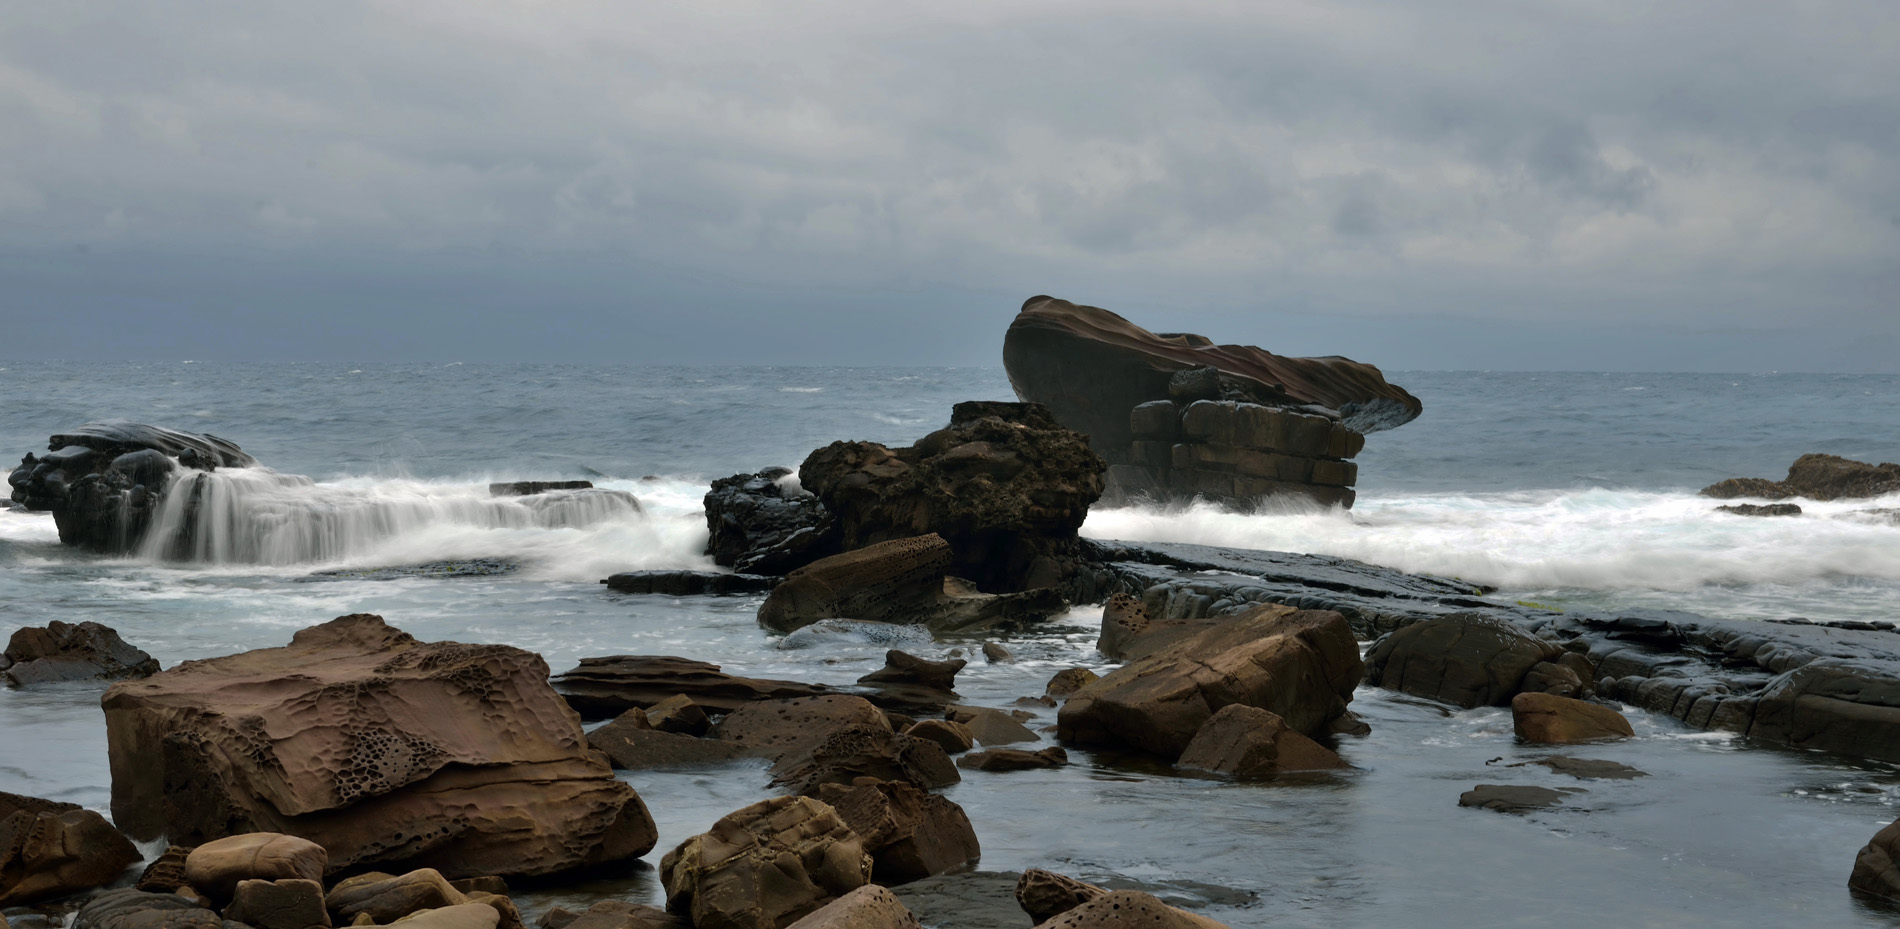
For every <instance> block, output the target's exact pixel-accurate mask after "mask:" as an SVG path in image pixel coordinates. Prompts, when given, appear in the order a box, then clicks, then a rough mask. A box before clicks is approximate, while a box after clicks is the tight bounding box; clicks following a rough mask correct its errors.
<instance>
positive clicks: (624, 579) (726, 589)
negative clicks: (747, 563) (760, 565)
mask: <svg viewBox="0 0 1900 929" xmlns="http://www.w3.org/2000/svg"><path fill="white" fill-rule="evenodd" d="M601 583H602V584H606V585H607V589H609V590H614V591H618V592H620V593H623V594H665V595H667V596H672V597H697V596H706V595H709V594H710V595H713V596H718V595H722V594H750V593H760V592H763V591H767V590H771V589H772V585H774V584H776V583H778V578H775V577H765V576H763V575H758V574H720V573H719V572H717V571H623V572H621V573H619V574H614V575H609V576H608V577H607V578H605V579H603V580H602V581H601Z"/></svg>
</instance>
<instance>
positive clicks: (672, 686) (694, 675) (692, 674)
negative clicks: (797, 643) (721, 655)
mask: <svg viewBox="0 0 1900 929" xmlns="http://www.w3.org/2000/svg"><path fill="white" fill-rule="evenodd" d="M554 689H555V690H556V691H558V692H559V693H560V695H561V696H562V697H563V698H565V699H566V700H567V702H568V705H569V706H572V707H573V708H574V709H575V710H577V711H579V712H580V714H581V715H582V716H584V717H586V718H588V719H610V718H613V717H616V716H619V715H620V714H622V713H625V712H626V711H628V710H630V709H642V710H644V709H646V708H647V707H650V706H652V705H654V704H656V703H659V702H660V701H662V700H665V699H667V698H669V697H672V696H675V695H677V694H685V695H686V696H688V697H690V698H692V701H693V703H694V704H695V705H697V706H700V707H703V708H704V709H705V710H706V711H707V712H709V713H730V712H732V711H734V710H736V709H738V708H740V707H742V706H745V705H746V704H748V703H751V702H753V701H755V700H783V699H787V698H791V697H809V696H815V695H818V694H823V693H829V692H830V690H831V688H829V687H826V686H824V685H823V684H803V683H799V682H798V681H779V680H771V679H766V678H752V677H740V676H737V675H732V674H727V673H725V672H724V671H721V670H720V669H719V666H718V665H716V664H711V663H709V662H704V661H694V660H692V659H690V658H675V657H672V656H670V655H608V656H604V657H599V658H582V659H581V663H580V664H579V665H578V666H576V667H575V668H574V669H573V670H571V671H568V672H566V673H564V674H562V675H560V676H559V677H556V678H555V679H554Z"/></svg>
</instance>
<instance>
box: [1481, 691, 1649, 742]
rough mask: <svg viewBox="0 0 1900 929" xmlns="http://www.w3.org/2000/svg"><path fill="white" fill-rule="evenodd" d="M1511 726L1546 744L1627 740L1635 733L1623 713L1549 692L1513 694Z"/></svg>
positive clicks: (1523, 736) (1525, 737) (1526, 737)
mask: <svg viewBox="0 0 1900 929" xmlns="http://www.w3.org/2000/svg"><path fill="white" fill-rule="evenodd" d="M1511 726H1512V728H1513V729H1515V730H1516V731H1517V737H1518V738H1520V739H1523V740H1524V741H1526V742H1538V743H1542V744H1547V745H1567V744H1570V743H1572V742H1595V741H1599V740H1602V739H1627V738H1629V737H1631V736H1633V735H1635V734H1636V731H1635V730H1634V729H1631V728H1630V721H1629V720H1627V719H1624V718H1623V714H1621V713H1618V712H1617V711H1615V710H1612V709H1610V708H1609V707H1607V706H1601V705H1598V704H1595V703H1587V702H1585V701H1582V700H1575V699H1572V698H1570V697H1559V696H1557V695H1555V694H1547V693H1521V694H1518V695H1517V696H1515V697H1512V698H1511Z"/></svg>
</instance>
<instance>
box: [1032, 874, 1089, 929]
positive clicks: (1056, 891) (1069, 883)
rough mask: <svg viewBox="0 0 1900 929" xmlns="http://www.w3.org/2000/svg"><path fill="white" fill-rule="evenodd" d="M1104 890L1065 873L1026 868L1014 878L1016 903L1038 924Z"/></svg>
mask: <svg viewBox="0 0 1900 929" xmlns="http://www.w3.org/2000/svg"><path fill="white" fill-rule="evenodd" d="M1106 893H1108V891H1107V890H1105V889H1103V888H1101V887H1097V886H1095V885H1094V884H1089V883H1085V882H1083V881H1078V880H1076V879H1075V878H1072V877H1069V876H1068V875H1065V874H1057V873H1055V872H1054V871H1044V870H1043V869H1041V868H1029V869H1027V870H1025V871H1023V876H1022V877H1021V878H1020V879H1018V880H1017V881H1016V902H1017V904H1019V905H1020V906H1021V907H1022V908H1023V912H1025V913H1028V914H1029V918H1030V919H1032V920H1034V921H1035V922H1036V923H1037V924H1038V925H1040V924H1042V923H1046V922H1048V921H1049V920H1051V919H1054V918H1056V917H1057V916H1061V915H1062V914H1064V913H1067V912H1068V911H1070V910H1073V909H1075V908H1076V907H1078V906H1081V905H1082V904H1084V903H1087V902H1089V901H1090V900H1093V899H1095V898H1097V897H1100V896H1102V895H1104V894H1106Z"/></svg>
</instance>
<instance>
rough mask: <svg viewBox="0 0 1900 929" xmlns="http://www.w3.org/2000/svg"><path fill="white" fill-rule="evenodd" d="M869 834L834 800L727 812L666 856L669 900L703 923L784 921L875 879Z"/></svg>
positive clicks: (790, 800)
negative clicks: (866, 841)
mask: <svg viewBox="0 0 1900 929" xmlns="http://www.w3.org/2000/svg"><path fill="white" fill-rule="evenodd" d="M871 867H872V864H871V856H870V855H867V854H865V853H864V843H863V840H862V839H860V838H859V837H858V834H857V833H855V832H853V831H852V830H851V827H850V826H848V825H846V824H845V822H844V820H842V819H840V818H839V817H838V813H837V811H836V810H834V809H832V808H831V807H830V806H829V805H827V804H825V803H822V802H820V801H818V800H814V799H811V798H810V797H775V798H773V799H770V800H764V801H761V802H759V803H755V804H752V805H751V806H748V807H745V808H744V809H740V810H737V811H734V812H732V813H729V814H727V815H726V816H724V817H721V818H720V820H719V821H718V822H716V823H713V826H712V828H711V829H710V830H708V831H706V832H705V833H703V834H700V835H696V836H693V837H692V838H690V839H687V840H686V841H685V842H682V843H680V845H679V847H678V848H675V849H673V850H672V851H670V852H668V853H667V854H666V857H665V858H663V859H661V862H660V877H661V881H662V882H663V883H664V884H665V886H666V908H667V909H668V910H671V911H672V912H674V913H677V914H679V915H681V916H684V917H686V918H687V919H689V920H690V921H691V922H692V924H693V926H694V927H695V929H784V927H786V926H789V925H791V924H792V923H794V922H796V921H798V920H799V919H800V918H801V917H804V916H806V915H808V914H810V913H812V912H813V911H815V910H817V909H818V908H819V907H822V906H824V905H825V904H827V903H830V902H831V901H832V900H834V899H836V898H838V897H840V896H843V895H844V894H847V893H850V892H851V891H853V890H856V889H857V888H859V887H862V886H864V885H866V884H868V883H870V882H871Z"/></svg>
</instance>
